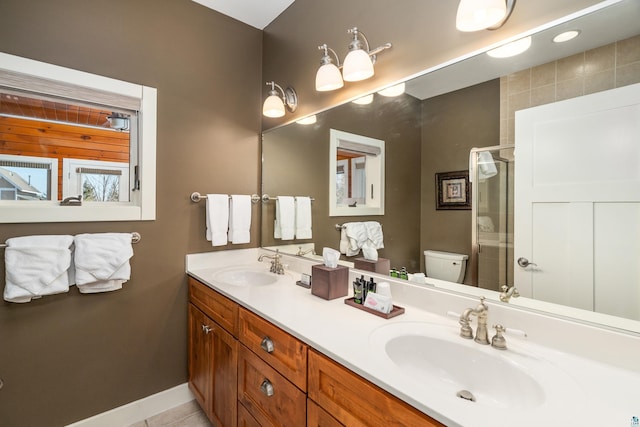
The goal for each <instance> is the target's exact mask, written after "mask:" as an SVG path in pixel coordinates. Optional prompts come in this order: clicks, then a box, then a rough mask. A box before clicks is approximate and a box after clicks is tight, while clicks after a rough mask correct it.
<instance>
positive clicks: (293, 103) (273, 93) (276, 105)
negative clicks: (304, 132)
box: [262, 81, 298, 117]
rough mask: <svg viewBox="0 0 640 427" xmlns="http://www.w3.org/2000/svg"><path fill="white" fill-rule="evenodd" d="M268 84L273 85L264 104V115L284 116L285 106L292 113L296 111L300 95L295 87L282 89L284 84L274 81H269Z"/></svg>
mask: <svg viewBox="0 0 640 427" xmlns="http://www.w3.org/2000/svg"><path fill="white" fill-rule="evenodd" d="M267 86H271V90H269V96H267V99H265V100H264V104H263V105H262V114H263V115H265V116H267V117H282V116H284V113H285V107H286V109H287V110H288V111H289V112H290V113H293V112H294V111H296V108H297V107H298V95H297V94H296V91H295V90H294V89H293V88H291V87H287V88H286V89H282V86H280V85H279V84H277V83H276V82H273V81H271V82H267ZM276 88H277V89H278V90H279V91H280V92H278V90H276Z"/></svg>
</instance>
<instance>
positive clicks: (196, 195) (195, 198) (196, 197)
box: [191, 191, 260, 204]
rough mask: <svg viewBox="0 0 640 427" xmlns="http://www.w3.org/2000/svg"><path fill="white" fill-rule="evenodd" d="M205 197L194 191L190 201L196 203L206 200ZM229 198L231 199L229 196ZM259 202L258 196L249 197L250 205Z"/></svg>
mask: <svg viewBox="0 0 640 427" xmlns="http://www.w3.org/2000/svg"><path fill="white" fill-rule="evenodd" d="M206 198H207V196H206V195H205V196H203V195H202V194H200V193H198V192H197V191H194V192H193V193H191V201H192V202H195V203H198V202H199V201H200V200H204V199H206ZM229 198H231V196H229ZM259 201H260V196H258V195H257V194H252V195H251V203H253V204H256V203H258V202H259Z"/></svg>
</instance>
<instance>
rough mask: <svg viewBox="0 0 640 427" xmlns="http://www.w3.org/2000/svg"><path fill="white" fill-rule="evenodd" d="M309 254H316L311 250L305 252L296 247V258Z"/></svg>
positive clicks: (300, 247)
mask: <svg viewBox="0 0 640 427" xmlns="http://www.w3.org/2000/svg"><path fill="white" fill-rule="evenodd" d="M308 253H311V254H313V255H315V254H316V250H315V249H313V248H309V249H307V250H306V251H303V250H302V246H298V252H296V256H305V255H306V254H308Z"/></svg>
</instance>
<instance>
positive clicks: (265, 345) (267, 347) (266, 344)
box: [260, 337, 274, 353]
mask: <svg viewBox="0 0 640 427" xmlns="http://www.w3.org/2000/svg"><path fill="white" fill-rule="evenodd" d="M260 347H262V349H263V350H264V351H266V352H267V353H273V350H274V346H273V341H271V338H269V337H264V338H262V342H261V343H260Z"/></svg>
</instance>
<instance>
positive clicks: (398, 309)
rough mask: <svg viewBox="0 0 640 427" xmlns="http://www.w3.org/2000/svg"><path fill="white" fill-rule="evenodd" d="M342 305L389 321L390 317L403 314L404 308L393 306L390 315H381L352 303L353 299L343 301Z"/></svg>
mask: <svg viewBox="0 0 640 427" xmlns="http://www.w3.org/2000/svg"><path fill="white" fill-rule="evenodd" d="M344 303H345V304H347V305H350V306H351V307H355V308H359V309H360V310H362V311H366V312H367V313H371V314H375V315H376V316H378V317H382V318H384V319H391V318H392V317H396V316H399V315H401V314H402V313H404V307H400V306H398V305H394V306H393V308H392V309H391V312H390V313H381V312H379V311H376V310H373V309H371V308H369V307H365V306H364V305H362V304H358V303H357V302H355V301H354V298H353V297H352V298H347V299H345V300H344Z"/></svg>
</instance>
